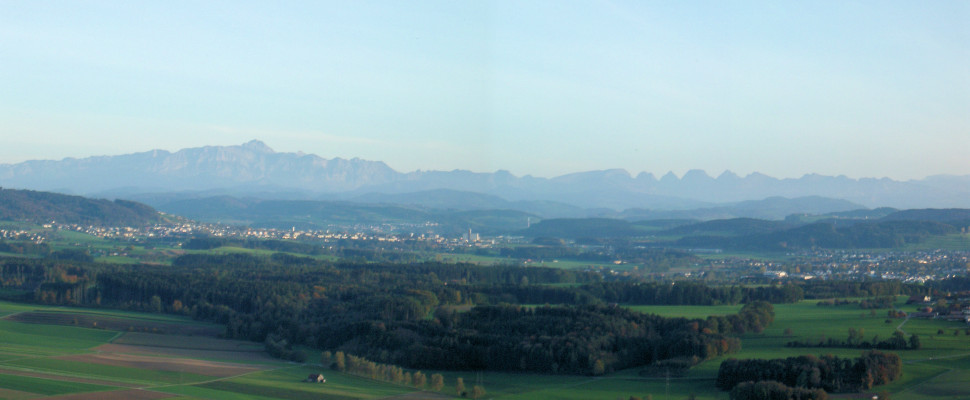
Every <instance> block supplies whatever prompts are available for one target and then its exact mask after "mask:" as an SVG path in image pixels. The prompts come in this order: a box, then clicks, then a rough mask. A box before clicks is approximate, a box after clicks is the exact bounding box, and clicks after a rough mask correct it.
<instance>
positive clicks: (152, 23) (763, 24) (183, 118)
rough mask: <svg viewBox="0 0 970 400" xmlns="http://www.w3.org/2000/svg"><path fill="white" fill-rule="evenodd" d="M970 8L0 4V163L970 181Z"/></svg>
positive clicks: (613, 4)
mask: <svg viewBox="0 0 970 400" xmlns="http://www.w3.org/2000/svg"><path fill="white" fill-rule="evenodd" d="M967 20H970V3H965V2H946V3H930V4H916V3H910V2H902V1H900V2H854V3H845V2H834V1H833V2H812V3H805V4H778V3H773V2H744V3H719V2H702V3H689V4H680V3H665V2H646V3H644V2H623V1H602V2H595V3H593V2H590V3H562V2H530V3H525V4H523V3H514V2H504V1H491V2H480V3H447V2H415V3H394V2H353V3H344V2H299V1H297V2H285V3H272V4H266V3H259V2H206V3H189V2H186V3H179V2H175V3H170V2H167V3H147V4H137V5H133V4H128V3H125V2H105V3H97V4H92V3H48V2H7V3H3V4H2V5H0V74H2V75H4V76H6V77H10V78H8V79H5V80H4V82H3V83H2V86H0V131H2V132H3V135H0V164H12V163H18V162H22V161H26V160H35V159H47V160H51V159H53V160H59V159H63V158H66V157H73V158H85V157H89V156H101V155H119V154H129V153H135V152H143V151H148V150H152V149H164V150H167V151H173V152H174V151H177V150H179V149H182V148H191V147H200V146H204V145H220V146H228V145H238V144H240V143H244V142H247V141H249V140H251V139H253V138H259V139H260V140H262V141H264V142H266V143H267V144H268V145H269V146H270V147H272V148H274V149H275V150H276V151H279V152H297V151H303V152H306V153H312V154H316V155H319V156H321V157H324V158H336V157H340V158H355V157H359V158H361V159H365V160H371V161H383V162H385V163H387V164H388V166H390V167H391V168H394V169H395V170H398V171H402V172H410V171H415V170H445V171H448V170H454V169H463V170H471V171H476V172H493V171H497V170H507V171H510V172H511V173H512V174H514V175H516V176H524V175H532V176H537V177H554V176H561V175H565V174H570V173H575V172H583V171H591V170H606V169H624V170H627V171H629V172H630V173H631V174H632V175H634V176H636V174H638V173H639V172H649V173H652V174H654V176H655V177H657V178H660V177H661V176H663V175H664V174H666V173H667V172H668V171H672V172H674V173H675V175H677V176H678V177H682V176H683V175H684V174H685V173H686V172H687V171H688V170H692V169H699V170H704V171H707V173H708V174H709V175H711V176H714V177H716V176H718V175H720V174H721V173H722V172H723V171H733V172H734V173H736V174H737V175H739V176H746V175H749V174H751V173H754V172H758V173H761V174H765V175H768V176H772V177H777V178H799V177H802V176H804V175H806V174H813V173H814V174H820V175H826V176H838V175H845V176H848V177H851V178H854V179H859V178H883V177H888V178H892V179H894V180H911V179H921V178H924V177H927V176H933V175H941V174H942V175H961V176H962V175H970V163H967V162H966V161H965V158H966V157H965V153H966V150H967V149H970V129H968V128H970V48H968V44H970V27H968V25H967V24H966V23H965V22H966V21H967Z"/></svg>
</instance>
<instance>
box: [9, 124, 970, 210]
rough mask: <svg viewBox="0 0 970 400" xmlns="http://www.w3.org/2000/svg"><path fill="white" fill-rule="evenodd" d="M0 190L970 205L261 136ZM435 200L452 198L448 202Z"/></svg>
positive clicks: (54, 165) (23, 181)
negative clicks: (423, 157)
mask: <svg viewBox="0 0 970 400" xmlns="http://www.w3.org/2000/svg"><path fill="white" fill-rule="evenodd" d="M0 185H2V186H4V187H9V188H22V189H32V190H47V191H56V192H63V193H71V194H83V195H89V196H98V197H112V198H134V199H139V200H143V201H147V200H146V199H147V198H148V197H151V196H155V198H156V199H158V198H160V197H164V196H168V199H169V200H177V199H184V198H192V197H195V198H201V197H211V196H217V195H230V196H240V197H241V196H250V197H260V198H285V199H304V200H308V199H312V200H352V199H356V200H355V201H362V202H372V203H381V202H385V199H386V202H400V201H401V200H402V199H404V200H406V201H405V202H409V201H410V202H415V203H419V204H420V203H422V202H423V203H432V204H435V205H437V206H441V207H445V208H461V207H455V203H457V204H459V205H460V204H461V201H473V202H484V203H493V204H503V202H504V203H513V204H517V205H518V206H516V207H511V208H516V209H523V210H533V209H534V208H535V207H537V206H539V205H542V204H544V205H546V206H555V207H559V208H560V209H563V210H568V209H569V208H570V207H578V208H581V209H594V210H595V209H598V210H605V211H608V210H613V211H619V210H626V209H642V210H654V211H656V210H662V211H670V210H693V209H708V210H709V211H710V212H711V213H712V216H713V215H718V214H719V211H718V208H719V207H723V206H728V205H734V204H737V203H740V202H744V201H750V200H762V199H765V198H769V197H779V198H783V199H796V198H803V199H822V200H820V201H825V202H827V205H826V206H825V207H821V208H818V209H817V210H816V211H824V212H833V211H847V210H851V209H852V207H853V206H856V208H860V207H857V206H858V205H862V206H865V207H870V208H874V207H883V206H887V207H895V208H930V207H935V208H947V207H968V206H970V176H947V175H939V176H932V177H928V178H926V179H922V180H910V181H895V180H892V179H888V178H882V179H875V178H863V179H852V178H848V177H845V176H837V177H832V176H822V175H815V174H810V175H805V176H803V177H801V178H798V179H776V178H772V177H769V176H766V175H763V174H759V173H753V174H750V175H748V176H744V177H741V176H738V175H736V174H733V173H731V172H724V173H722V174H720V175H719V176H717V177H716V178H715V177H711V176H709V175H708V174H707V173H706V172H704V171H700V170H692V171H689V172H687V173H686V174H684V176H682V177H677V176H676V175H674V174H673V173H668V174H666V175H664V176H662V177H661V178H660V179H657V178H656V177H655V176H654V175H652V174H650V173H640V174H639V175H637V176H632V175H630V173H629V172H627V171H625V170H620V169H611V170H602V171H588V172H579V173H573V174H568V175H563V176H558V177H554V178H540V177H533V176H528V175H526V176H515V175H513V174H511V173H509V172H508V171H497V172H492V173H481V172H471V171H465V170H454V171H415V172H409V173H403V172H399V171H395V170H394V169H392V168H391V167H389V166H388V165H387V164H385V163H384V162H381V161H368V160H362V159H358V158H354V159H349V160H348V159H342V158H333V159H325V158H322V157H319V156H316V155H313V154H304V153H286V152H276V151H273V149H271V148H270V147H269V146H267V145H266V144H265V143H263V142H260V141H258V140H253V141H251V142H248V143H245V144H242V145H237V146H206V147H200V148H189V149H183V150H179V151H177V152H174V153H173V152H168V151H164V150H152V151H147V152H142V153H134V154H126V155H118V156H98V157H88V158H81V159H75V158H67V159H63V160H59V161H26V162H22V163H18V164H0ZM171 193H177V195H172V194H171ZM455 193H465V194H463V195H461V196H459V195H456V194H455ZM149 194H151V195H150V196H149ZM436 194H437V195H436ZM472 194H474V195H472ZM442 195H444V196H445V197H450V198H452V199H453V200H454V201H451V203H450V204H445V203H447V202H445V201H444V200H442ZM481 195H485V196H484V197H483V196H481ZM146 196H147V197H146ZM388 196H390V197H388ZM489 196H490V197H489ZM422 198H423V199H422ZM832 199H840V200H844V202H842V203H838V202H833V201H832ZM801 201H802V202H803V203H804V202H805V201H806V200H801ZM148 202H149V203H150V204H157V203H159V201H156V202H154V203H153V202H151V201H148ZM802 205H803V206H805V204H802ZM519 206H521V207H519ZM529 207H532V208H529ZM808 207H812V206H811V205H808ZM833 207H834V208H833ZM533 211H534V210H533Z"/></svg>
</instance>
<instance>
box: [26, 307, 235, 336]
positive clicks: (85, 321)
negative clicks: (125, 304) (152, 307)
mask: <svg viewBox="0 0 970 400" xmlns="http://www.w3.org/2000/svg"><path fill="white" fill-rule="evenodd" d="M7 319H8V320H11V321H16V322H23V323H28V324H42V325H68V326H79V327H89V328H99V329H106V330H112V331H121V332H126V331H134V332H152V333H163V334H172V335H188V336H193V335H200V336H213V337H214V336H218V335H219V334H220V333H222V332H223V328H222V327H219V326H217V325H212V324H199V323H196V322H195V321H190V320H185V321H176V320H161V319H155V318H136V317H131V316H124V315H111V314H105V313H96V312H83V311H78V312H51V311H31V312H22V313H18V314H15V315H11V316H9V317H7Z"/></svg>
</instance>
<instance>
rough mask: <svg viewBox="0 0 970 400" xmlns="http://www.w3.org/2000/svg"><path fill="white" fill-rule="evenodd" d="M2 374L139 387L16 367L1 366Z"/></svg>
mask: <svg viewBox="0 0 970 400" xmlns="http://www.w3.org/2000/svg"><path fill="white" fill-rule="evenodd" d="M0 374H4V375H17V376H30V377H34V378H44V379H54V380H59V381H68V382H80V383H91V384H95V385H104V386H118V387H137V386H139V385H138V384H134V383H124V382H115V381H106V380H101V379H88V378H78V377H75V376H67V375H56V374H45V373H43V372H29V371H19V370H15V369H6V368H0Z"/></svg>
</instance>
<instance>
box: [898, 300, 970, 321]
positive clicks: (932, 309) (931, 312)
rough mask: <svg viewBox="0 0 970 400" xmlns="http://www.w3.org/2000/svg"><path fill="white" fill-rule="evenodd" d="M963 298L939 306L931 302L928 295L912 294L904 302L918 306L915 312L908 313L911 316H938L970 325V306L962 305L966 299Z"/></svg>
mask: <svg viewBox="0 0 970 400" xmlns="http://www.w3.org/2000/svg"><path fill="white" fill-rule="evenodd" d="M963 300H964V299H960V300H959V301H957V302H956V303H953V304H950V305H947V306H945V307H940V306H939V305H937V304H933V298H932V297H930V296H923V295H914V296H910V298H909V299H908V300H906V304H916V305H918V306H920V307H919V309H918V310H917V311H916V312H914V313H912V314H910V315H909V316H910V317H912V318H938V319H945V320H947V321H962V322H964V323H966V324H968V325H970V307H968V306H966V305H964V304H966V301H963Z"/></svg>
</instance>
